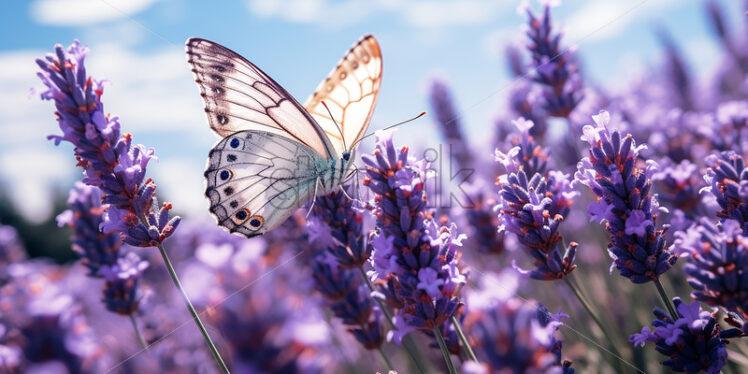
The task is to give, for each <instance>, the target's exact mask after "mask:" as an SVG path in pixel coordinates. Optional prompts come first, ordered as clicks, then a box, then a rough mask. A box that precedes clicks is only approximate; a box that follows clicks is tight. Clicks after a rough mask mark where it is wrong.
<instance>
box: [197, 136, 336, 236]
mask: <svg viewBox="0 0 748 374" xmlns="http://www.w3.org/2000/svg"><path fill="white" fill-rule="evenodd" d="M321 162H325V163H326V162H327V161H326V160H325V159H324V158H323V157H322V156H320V155H319V154H318V153H317V152H316V151H315V150H314V149H312V148H310V147H308V146H306V145H304V144H301V143H299V142H297V141H294V140H291V139H289V138H287V137H285V136H279V135H277V134H274V133H271V132H265V131H253V130H250V131H240V132H236V133H234V134H232V135H229V136H228V137H226V138H225V139H223V140H221V141H220V142H218V144H216V146H215V147H213V149H212V150H211V151H210V155H209V157H208V167H207V170H206V171H205V178H206V179H207V181H208V186H207V188H206V191H205V195H206V196H207V197H208V198H209V199H210V211H211V213H213V214H214V215H215V216H216V218H217V219H218V224H219V225H221V226H223V227H225V228H227V229H228V230H229V231H230V232H232V233H233V232H238V233H241V234H242V235H244V236H247V237H252V236H256V235H262V234H264V233H265V232H267V231H270V230H272V229H274V228H275V227H277V226H278V225H280V224H281V223H283V221H285V220H286V218H288V217H289V216H290V215H291V214H292V213H293V211H294V210H296V209H297V208H298V207H300V206H301V205H303V204H304V203H305V202H307V201H308V200H309V198H311V196H312V195H313V194H314V187H315V183H317V174H316V173H315V172H314V170H315V169H314V165H315V163H317V164H320V163H321Z"/></svg>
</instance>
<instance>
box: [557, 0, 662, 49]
mask: <svg viewBox="0 0 748 374" xmlns="http://www.w3.org/2000/svg"><path fill="white" fill-rule="evenodd" d="M672 3H674V0H644V1H630V0H606V1H590V2H585V3H584V5H583V6H580V7H579V8H577V9H576V10H575V11H573V12H572V14H571V16H569V17H568V18H566V19H564V20H563V24H564V26H565V29H564V32H565V34H566V37H567V38H568V39H567V40H568V41H569V42H573V43H580V42H582V41H591V40H603V39H608V38H611V37H614V36H618V35H620V33H621V32H623V31H624V30H626V29H627V27H628V26H629V25H630V24H631V23H632V22H634V21H637V20H641V19H642V17H645V16H651V15H653V14H656V13H654V12H655V11H656V10H659V9H662V8H663V7H666V6H668V5H672ZM570 5H571V4H570Z"/></svg>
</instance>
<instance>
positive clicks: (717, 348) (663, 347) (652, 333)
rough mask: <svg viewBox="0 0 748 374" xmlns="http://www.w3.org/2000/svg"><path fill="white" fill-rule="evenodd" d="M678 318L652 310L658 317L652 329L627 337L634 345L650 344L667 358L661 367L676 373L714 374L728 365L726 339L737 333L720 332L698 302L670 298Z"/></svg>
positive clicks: (732, 330)
mask: <svg viewBox="0 0 748 374" xmlns="http://www.w3.org/2000/svg"><path fill="white" fill-rule="evenodd" d="M673 303H674V304H675V308H676V309H677V311H678V318H677V319H676V320H675V321H673V319H672V318H671V317H670V316H669V315H668V314H667V313H666V312H665V311H663V310H660V309H657V308H656V309H655V310H654V315H655V317H657V319H655V320H654V321H653V322H652V326H653V327H654V330H650V328H649V327H646V326H645V327H643V328H642V330H641V332H640V333H637V334H633V335H631V336H630V337H629V342H631V343H632V344H634V345H635V346H644V344H645V343H646V342H653V343H655V346H656V348H657V351H658V352H660V353H661V354H663V355H665V356H668V357H669V359H668V360H665V361H663V362H662V365H664V366H667V367H669V368H670V369H671V370H673V371H677V372H684V371H685V372H689V373H695V372H697V371H701V370H704V371H706V372H707V373H710V374H717V373H719V372H720V370H722V367H723V366H725V364H726V363H727V349H726V347H725V343H726V339H727V338H730V337H733V336H735V335H736V334H737V333H738V331H736V330H734V329H731V330H727V331H722V329H721V328H720V327H719V325H718V324H717V320H715V319H714V317H712V315H711V314H710V313H709V312H707V311H702V310H701V308H700V306H699V303H698V302H692V303H691V304H685V303H683V302H682V301H681V299H680V298H678V297H676V298H674V299H673Z"/></svg>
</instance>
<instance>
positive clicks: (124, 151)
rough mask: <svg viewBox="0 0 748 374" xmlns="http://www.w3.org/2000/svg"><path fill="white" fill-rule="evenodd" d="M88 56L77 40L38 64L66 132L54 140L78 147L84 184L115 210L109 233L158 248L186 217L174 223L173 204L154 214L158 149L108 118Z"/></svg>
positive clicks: (48, 96)
mask: <svg viewBox="0 0 748 374" xmlns="http://www.w3.org/2000/svg"><path fill="white" fill-rule="evenodd" d="M87 53H88V48H86V47H82V46H81V45H80V44H79V43H78V41H76V42H74V43H73V44H72V45H70V47H68V49H67V52H66V51H65V50H64V49H63V48H62V46H60V45H56V46H55V54H48V55H47V56H45V58H43V59H41V58H40V59H37V60H36V63H37V65H38V66H39V68H40V69H41V71H40V72H39V73H38V74H37V75H38V76H39V78H40V79H41V80H42V82H43V83H44V84H45V85H46V86H47V90H46V91H44V92H43V93H42V94H41V97H42V99H45V100H53V101H54V103H55V107H56V109H57V111H56V112H55V114H56V115H57V121H58V123H59V126H60V129H61V130H62V136H58V135H50V136H49V138H50V139H54V140H55V143H56V144H59V143H60V142H61V141H63V140H64V141H67V142H70V143H71V144H73V145H74V146H75V150H74V151H75V158H76V160H78V166H81V167H82V168H83V169H84V171H85V178H84V179H83V182H84V183H86V184H88V185H91V186H95V187H98V188H100V189H101V191H102V192H103V203H104V204H108V205H109V209H108V212H107V219H106V220H107V222H105V225H103V226H102V228H103V229H104V230H106V231H110V230H116V231H119V232H121V233H122V235H123V237H124V240H125V242H126V243H128V244H131V245H134V246H141V247H150V246H154V245H157V244H158V243H161V242H162V241H163V240H164V239H166V238H167V237H169V236H170V235H171V234H172V233H173V232H174V229H176V227H177V225H178V224H179V220H180V218H179V217H174V218H172V219H169V210H170V209H171V205H170V204H164V206H163V207H162V208H161V210H160V211H159V212H158V213H157V212H155V211H154V210H153V205H155V204H154V194H155V191H156V185H155V184H154V183H153V181H151V180H150V179H148V180H145V172H146V166H147V165H148V162H149V161H150V160H151V159H152V158H153V157H154V156H153V153H154V152H153V149H146V148H145V147H144V146H142V145H140V144H135V145H133V144H132V136H130V135H129V134H125V135H122V136H120V125H119V121H118V120H117V117H111V116H109V115H108V114H107V115H105V114H104V113H105V112H104V105H103V103H102V102H101V95H102V94H103V89H104V86H103V81H97V80H94V79H92V78H91V77H89V76H88V75H87V74H86V68H85V66H84V60H85V56H86V54H87Z"/></svg>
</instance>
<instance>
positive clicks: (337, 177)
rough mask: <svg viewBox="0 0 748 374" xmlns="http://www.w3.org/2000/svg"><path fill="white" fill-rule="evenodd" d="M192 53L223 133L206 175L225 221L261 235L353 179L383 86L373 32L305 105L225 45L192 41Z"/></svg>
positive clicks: (213, 120)
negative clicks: (360, 143) (359, 147)
mask: <svg viewBox="0 0 748 374" xmlns="http://www.w3.org/2000/svg"><path fill="white" fill-rule="evenodd" d="M187 58H188V62H189V63H190V65H191V66H192V71H193V73H194V75H195V81H196V82H197V84H198V87H199V88H200V95H201V96H202V98H203V101H204V102H205V112H206V115H207V118H208V123H209V124H210V126H211V128H212V129H213V131H215V132H216V133H217V134H218V135H219V136H221V137H223V139H222V140H221V141H219V142H218V143H217V144H216V145H215V146H214V147H213V149H212V150H211V151H210V153H209V156H208V165H207V168H206V171H205V178H206V180H207V188H206V191H205V195H206V196H207V197H208V199H209V200H210V211H211V213H213V215H214V216H215V217H216V218H217V220H218V224H219V225H220V226H223V227H225V228H226V229H228V230H229V231H231V232H236V233H239V234H242V235H244V236H247V237H251V236H255V235H261V234H263V233H265V232H267V231H269V230H272V229H273V228H275V227H277V226H279V225H280V224H281V223H283V221H285V220H286V219H287V218H288V217H289V216H290V215H291V214H292V213H293V211H294V210H295V209H297V208H298V207H300V206H302V205H304V204H305V203H306V202H307V201H309V200H310V199H312V198H313V197H314V196H315V194H326V193H329V192H332V191H334V190H335V189H336V188H338V186H340V184H341V183H342V182H343V181H344V180H346V179H347V177H348V176H349V175H350V173H351V169H352V165H353V163H352V156H351V155H352V154H353V151H354V149H353V147H355V145H356V144H357V142H358V140H359V139H360V138H361V137H362V136H363V134H364V132H365V130H366V128H367V126H368V123H369V120H370V118H371V115H372V112H373V109H374V105H375V104H376V99H377V95H378V92H379V86H380V84H381V73H382V60H381V54H380V51H379V45H378V44H377V42H376V40H375V39H374V38H373V37H372V36H365V37H363V38H362V39H361V40H359V42H357V43H356V44H354V46H353V47H352V48H351V49H350V50H349V51H348V52H347V53H346V54H345V56H344V57H343V59H342V60H341V61H340V63H338V65H337V66H336V67H335V68H334V69H333V71H332V72H331V73H330V74H329V76H328V78H327V79H325V80H324V81H323V82H322V83H321V84H320V85H319V87H318V88H317V90H316V91H315V92H314V94H312V96H311V97H310V98H309V99H308V100H307V102H306V104H305V105H304V106H303V107H302V106H301V104H299V103H298V102H297V101H296V100H295V99H294V98H293V96H291V95H290V94H289V93H288V92H286V91H285V90H284V89H283V88H282V87H281V86H280V85H279V84H278V83H276V82H275V81H274V80H273V79H272V78H270V77H269V76H268V75H267V74H265V73H264V72H262V71H261V70H260V69H259V68H257V67H256V66H255V65H253V64H252V63H250V62H249V61H247V60H246V59H244V58H243V57H241V56H240V55H238V54H237V53H235V52H233V51H231V50H230V49H228V48H226V47H223V46H221V45H219V44H217V43H214V42H211V41H208V40H205V39H199V38H191V39H189V40H187ZM323 101H324V102H323ZM325 103H327V104H328V107H329V111H327V110H326V108H325V109H323V108H324V107H325Z"/></svg>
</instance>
